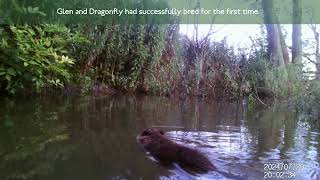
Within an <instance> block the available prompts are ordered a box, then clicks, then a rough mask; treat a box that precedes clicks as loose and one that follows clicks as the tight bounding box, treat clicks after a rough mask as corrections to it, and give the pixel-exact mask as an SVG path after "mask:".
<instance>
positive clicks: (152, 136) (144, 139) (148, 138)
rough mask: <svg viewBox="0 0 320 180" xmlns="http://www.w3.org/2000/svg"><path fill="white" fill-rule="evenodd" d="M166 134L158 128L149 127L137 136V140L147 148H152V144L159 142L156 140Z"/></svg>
mask: <svg viewBox="0 0 320 180" xmlns="http://www.w3.org/2000/svg"><path fill="white" fill-rule="evenodd" d="M163 135H164V132H163V131H162V130H160V129H157V128H149V129H145V130H143V131H142V132H141V133H140V134H139V135H138V136H137V142H138V143H139V144H140V145H141V146H142V147H143V148H145V149H146V150H150V148H151V147H152V146H154V145H155V143H157V142H156V141H157V140H158V139H160V138H161V137H162V136H163Z"/></svg>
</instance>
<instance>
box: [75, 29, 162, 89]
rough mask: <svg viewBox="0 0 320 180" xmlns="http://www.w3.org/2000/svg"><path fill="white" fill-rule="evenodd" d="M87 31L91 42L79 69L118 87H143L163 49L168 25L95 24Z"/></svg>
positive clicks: (98, 79) (100, 80)
mask: <svg viewBox="0 0 320 180" xmlns="http://www.w3.org/2000/svg"><path fill="white" fill-rule="evenodd" d="M85 33H86V34H87V35H88V39H90V40H91V42H92V43H91V44H92V45H91V46H89V47H85V48H86V49H85V52H86V55H85V56H82V57H81V59H82V61H81V66H82V67H81V68H80V69H84V71H85V73H86V74H90V75H91V77H92V78H93V79H94V80H96V81H98V82H100V83H104V84H109V85H112V86H113V87H116V88H118V89H124V90H135V89H137V88H138V87H141V86H144V84H145V83H144V80H145V76H146V73H147V71H148V70H149V69H150V66H151V65H152V64H153V63H154V62H155V61H157V60H159V58H160V56H161V53H162V50H163V48H164V40H165V26H156V25H126V26H96V27H94V28H88V29H86V30H85ZM92 71H93V72H92Z"/></svg>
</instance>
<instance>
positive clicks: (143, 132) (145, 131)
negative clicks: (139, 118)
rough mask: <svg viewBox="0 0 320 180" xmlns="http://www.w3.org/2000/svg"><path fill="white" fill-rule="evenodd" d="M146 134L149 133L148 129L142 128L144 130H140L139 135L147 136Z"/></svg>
mask: <svg viewBox="0 0 320 180" xmlns="http://www.w3.org/2000/svg"><path fill="white" fill-rule="evenodd" d="M148 135H150V133H149V131H148V130H144V131H142V133H141V136H148Z"/></svg>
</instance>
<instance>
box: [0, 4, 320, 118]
mask: <svg viewBox="0 0 320 180" xmlns="http://www.w3.org/2000/svg"><path fill="white" fill-rule="evenodd" d="M143 2H144V1H143ZM293 2H294V3H293V7H292V8H293V9H294V10H295V12H296V13H295V14H294V19H293V21H294V22H293V24H295V25H293V34H292V37H293V38H292V56H291V57H292V59H291V60H290V59H289V52H290V51H289V48H288V47H287V45H286V42H285V34H284V33H283V32H282V31H283V29H281V26H280V25H279V24H272V23H277V22H278V18H277V17H276V15H275V13H274V11H275V9H274V4H273V1H269V0H262V1H261V4H260V6H261V8H262V9H263V10H264V11H263V12H264V14H263V15H264V21H265V24H266V25H265V27H262V30H263V31H262V33H261V37H260V38H257V39H252V42H253V44H252V47H251V48H248V49H242V50H236V49H235V48H234V47H231V46H229V45H228V44H227V42H226V41H225V40H222V41H220V42H216V41H213V40H211V39H210V37H211V35H212V34H214V33H212V32H211V30H210V32H209V33H208V34H207V35H206V36H205V37H202V38H200V37H198V35H197V36H195V37H188V36H184V35H181V34H179V25H178V24H176V23H177V22H176V21H174V20H172V23H171V24H169V25H156V24H153V23H151V24H146V25H142V24H131V25H112V24H111V25H95V26H92V25H68V26H65V25H59V24H42V25H27V24H25V25H16V24H12V23H11V24H10V23H9V24H5V25H1V27H0V39H1V40H0V42H1V44H0V91H1V92H5V93H7V94H9V95H14V94H16V93H20V92H27V93H30V92H38V93H42V92H46V91H48V90H52V89H62V90H70V89H73V88H70V87H75V89H80V90H81V91H80V92H82V93H86V92H88V91H90V90H92V91H93V92H98V93H101V92H105V93H109V92H111V90H112V92H114V91H125V92H142V93H153V94H159V95H166V96H170V97H173V98H185V97H187V96H194V97H210V98H216V99H228V100H231V99H241V98H244V97H251V98H250V99H256V100H258V101H259V102H261V103H263V104H266V102H267V101H265V99H264V98H269V99H281V100H286V102H289V103H290V104H291V105H292V106H298V107H301V108H299V109H304V110H305V111H306V112H318V110H319V108H320V106H319V104H318V103H317V102H318V101H317V100H318V98H319V93H320V92H319V90H318V89H319V88H317V87H318V86H319V78H318V77H319V76H318V75H319V72H316V73H315V74H316V78H313V77H311V76H310V73H309V72H306V71H305V70H304V69H303V66H304V64H303V62H302V56H305V58H307V59H308V60H310V61H311V62H313V63H314V64H315V65H316V67H317V71H319V68H318V65H319V62H318V61H319V35H318V31H317V27H316V25H313V24H312V25H311V26H310V27H311V28H312V30H313V32H314V35H315V43H316V44H315V46H316V51H315V53H314V54H303V52H302V40H301V25H299V23H300V22H301V5H300V1H299V0H296V1H293ZM144 3H145V2H144ZM258 3H260V2H258ZM140 5H141V6H144V5H148V6H152V3H151V4H143V3H142V4H140ZM162 5H164V4H162ZM198 6H199V7H200V4H198ZM136 21H137V22H141V19H137V20H136ZM198 29H199V28H198V25H195V26H194V31H195V32H197V33H196V34H198ZM248 52H250V53H248ZM314 56H315V57H316V58H315V60H312V57H314ZM302 107H303V108H302ZM312 114H316V113H312Z"/></svg>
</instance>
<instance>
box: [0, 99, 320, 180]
mask: <svg viewBox="0 0 320 180" xmlns="http://www.w3.org/2000/svg"><path fill="white" fill-rule="evenodd" d="M0 106H1V109H0V179H1V180H2V179H35V180H37V179H47V180H93V179H94V180H105V179H146V180H149V179H228V178H227V177H225V176H224V175H223V174H221V173H219V172H214V171H213V172H209V173H208V174H202V175H190V174H188V173H187V172H185V171H184V170H183V169H181V168H180V167H179V166H174V167H163V166H161V165H159V164H158V163H157V162H156V161H155V160H154V159H152V158H151V157H149V156H148V155H147V153H145V152H143V151H142V150H141V149H140V148H139V146H138V145H137V143H136V136H137V134H138V133H139V132H141V131H142V130H143V129H144V128H146V127H160V128H162V129H163V130H165V131H166V132H167V136H168V137H169V138H170V139H172V140H174V141H176V142H178V143H182V144H186V145H188V146H191V147H195V148H197V149H198V150H199V151H202V152H203V153H205V154H206V155H207V156H208V157H209V159H210V160H211V161H212V162H213V163H214V164H215V166H216V167H217V168H218V169H219V170H220V171H222V172H225V173H228V174H232V175H234V176H237V177H242V178H244V179H263V178H264V177H265V178H268V179H277V178H276V177H278V179H299V180H300V179H301V180H308V179H320V166H319V163H320V144H319V140H320V130H319V129H317V128H314V127H313V125H312V124H309V123H307V122H302V121H298V120H297V119H298V117H299V116H297V115H296V114H294V113H292V112H290V111H289V110H287V109H285V108H279V107H270V108H266V107H258V106H257V107H252V106H248V105H247V104H245V103H244V102H234V103H222V102H220V103H218V102H212V101H196V100H187V101H184V102H182V101H173V100H169V99H166V98H159V97H134V96H119V97H101V98H100V97H99V98H97V97H42V98H34V99H31V98H17V99H15V100H12V99H11V100H9V99H3V98H2V99H0ZM276 166H277V167H276ZM280 166H281V167H280ZM288 166H290V168H289V167H288ZM268 168H269V169H268ZM272 168H274V169H273V170H272ZM289 177H291V178H289Z"/></svg>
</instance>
